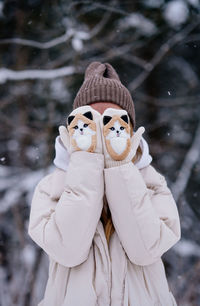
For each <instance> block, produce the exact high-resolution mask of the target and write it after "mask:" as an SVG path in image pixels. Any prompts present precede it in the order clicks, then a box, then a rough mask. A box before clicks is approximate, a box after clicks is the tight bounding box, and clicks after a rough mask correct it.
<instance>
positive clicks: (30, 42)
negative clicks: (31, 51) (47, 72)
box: [0, 29, 74, 49]
mask: <svg viewBox="0 0 200 306" xmlns="http://www.w3.org/2000/svg"><path fill="white" fill-rule="evenodd" d="M73 34H74V30H73V29H70V30H69V31H66V33H65V34H64V35H62V36H60V37H57V38H54V39H52V40H50V41H48V42H43V43H41V42H38V41H34V40H29V39H23V38H5V39H1V40H0V45H5V44H17V45H22V46H29V47H34V48H37V49H50V48H52V47H55V46H58V45H60V44H63V43H66V42H67V41H68V40H69V39H70V38H71V37H72V36H73Z"/></svg>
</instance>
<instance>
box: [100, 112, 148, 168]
mask: <svg viewBox="0 0 200 306" xmlns="http://www.w3.org/2000/svg"><path fill="white" fill-rule="evenodd" d="M100 124H101V132H102V142H103V152H104V156H105V166H106V168H110V167H114V166H120V165H123V164H126V163H128V162H130V161H132V160H133V158H134V156H135V154H136V151H137V148H138V146H139V144H140V140H141V137H142V134H143V133H144V131H145V128H144V127H143V126H141V127H139V128H138V129H137V131H136V132H133V131H132V130H131V127H130V118H129V116H128V113H127V111H125V110H121V109H115V108H107V109H106V110H105V111H104V113H103V114H102V116H101V121H100Z"/></svg>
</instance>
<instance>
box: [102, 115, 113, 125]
mask: <svg viewBox="0 0 200 306" xmlns="http://www.w3.org/2000/svg"><path fill="white" fill-rule="evenodd" d="M111 119H112V117H110V116H104V117H103V124H104V125H106V124H107V123H108V122H109V121H110V120H111Z"/></svg>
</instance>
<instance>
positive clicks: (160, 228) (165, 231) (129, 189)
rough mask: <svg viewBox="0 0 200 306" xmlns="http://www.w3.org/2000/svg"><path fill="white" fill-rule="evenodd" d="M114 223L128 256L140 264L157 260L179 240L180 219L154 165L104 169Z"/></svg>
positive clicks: (165, 185) (168, 191)
mask: <svg viewBox="0 0 200 306" xmlns="http://www.w3.org/2000/svg"><path fill="white" fill-rule="evenodd" d="M104 172H105V188H106V197H107V200H108V204H109V208H110V211H111V214H112V220H113V224H114V226H115V229H116V232H117V234H118V236H119V239H120V241H121V243H122V246H123V248H124V250H125V252H126V254H127V256H128V257H129V260H130V261H131V262H133V263H134V264H137V265H143V266H144V265H149V264H152V263H153V262H155V261H156V260H158V259H159V258H160V257H161V256H162V254H163V253H165V252H166V251H167V250H168V249H169V248H171V247H172V246H173V245H174V244H175V243H176V242H177V241H178V240H179V239H180V238H181V229H180V220H179V214H178V210H177V206H176V203H175V201H174V198H173V196H172V194H171V192H170V190H169V188H168V187H167V183H166V180H165V178H164V177H163V176H162V175H161V174H160V173H158V172H157V171H156V170H155V169H154V168H153V167H152V166H151V165H150V166H148V167H145V168H143V169H142V170H138V169H137V167H136V166H135V165H134V164H133V163H132V162H130V163H127V164H125V165H122V166H117V167H112V168H108V169H105V170H104Z"/></svg>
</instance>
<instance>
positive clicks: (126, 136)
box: [103, 114, 131, 161]
mask: <svg viewBox="0 0 200 306" xmlns="http://www.w3.org/2000/svg"><path fill="white" fill-rule="evenodd" d="M120 115H121V114H114V115H113V116H112V117H111V116H104V117H103V123H104V126H103V135H104V138H105V144H106V148H107V151H108V153H109V154H110V156H111V157H112V159H114V160H118V161H120V160H123V159H125V158H126V157H127V155H128V154H129V152H130V149H131V141H130V125H129V124H128V122H127V120H128V116H127V115H122V116H120ZM108 119H109V120H108Z"/></svg>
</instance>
